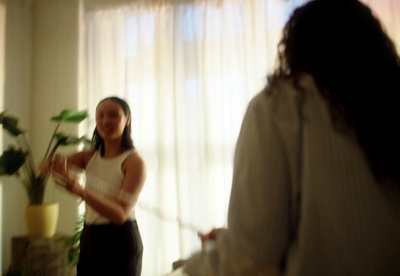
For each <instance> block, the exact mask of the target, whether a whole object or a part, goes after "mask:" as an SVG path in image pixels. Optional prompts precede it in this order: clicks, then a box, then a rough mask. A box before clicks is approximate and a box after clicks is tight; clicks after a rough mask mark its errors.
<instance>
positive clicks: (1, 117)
mask: <svg viewBox="0 0 400 276" xmlns="http://www.w3.org/2000/svg"><path fill="white" fill-rule="evenodd" d="M0 123H1V124H3V128H4V129H5V130H7V131H8V132H9V133H10V134H11V135H12V136H18V135H20V134H21V133H23V131H22V130H21V129H20V128H19V127H18V119H17V118H15V117H12V116H6V115H5V112H2V113H0Z"/></svg>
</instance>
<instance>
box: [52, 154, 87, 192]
mask: <svg viewBox="0 0 400 276" xmlns="http://www.w3.org/2000/svg"><path fill="white" fill-rule="evenodd" d="M52 176H53V179H54V181H55V182H56V184H57V185H59V186H62V187H65V189H67V190H68V191H69V192H71V193H73V194H75V195H77V196H80V197H82V198H83V194H84V189H83V187H82V186H81V184H80V183H79V181H78V178H77V177H75V176H74V175H73V174H71V173H70V171H69V169H68V165H67V158H57V159H55V160H54V161H53V166H52Z"/></svg>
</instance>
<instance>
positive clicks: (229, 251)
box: [188, 92, 299, 275]
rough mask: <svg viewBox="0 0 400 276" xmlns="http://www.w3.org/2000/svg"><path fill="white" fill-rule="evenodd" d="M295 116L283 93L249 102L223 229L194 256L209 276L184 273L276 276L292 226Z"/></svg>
mask: <svg viewBox="0 0 400 276" xmlns="http://www.w3.org/2000/svg"><path fill="white" fill-rule="evenodd" d="M297 112H298V110H297V109H296V101H295V99H294V98H292V97H289V98H287V97H286V95H285V94H283V95H279V96H276V97H274V96H271V95H266V93H265V92H263V93H261V94H259V95H258V96H256V97H255V98H254V99H253V100H252V101H251V103H250V104H249V107H248V110H247V112H246V115H245V117H244V120H243V123H242V128H241V131H240V134H239V138H238V142H237V146H236V151H235V160H234V174H233V182H232V190H231V197H230V203H229V214H228V229H227V231H225V232H223V233H222V234H220V236H219V237H218V240H217V246H216V247H215V249H214V250H212V251H211V252H208V253H202V254H201V255H202V257H199V256H197V261H196V262H197V263H198V264H199V263H201V261H200V259H202V260H203V264H202V265H201V266H202V269H205V268H208V269H209V270H210V271H207V273H208V274H207V273H204V274H190V273H189V275H263V274H265V275H275V274H277V273H278V271H279V269H280V268H281V267H282V265H283V263H284V261H285V255H286V252H287V250H288V247H289V243H290V239H291V238H292V236H293V230H294V229H293V228H294V227H295V226H294V221H295V219H294V218H293V216H294V214H293V211H294V208H293V204H294V201H295V199H294V198H295V194H294V189H293V187H295V185H297V183H296V181H297V180H296V179H298V168H297V167H298V164H297V161H296V160H297V158H298V153H299V149H298V145H299V144H298V140H299V123H298V120H297V119H296V118H298V114H297ZM188 267H190V263H189V264H188ZM195 270H197V271H200V270H199V269H195Z"/></svg>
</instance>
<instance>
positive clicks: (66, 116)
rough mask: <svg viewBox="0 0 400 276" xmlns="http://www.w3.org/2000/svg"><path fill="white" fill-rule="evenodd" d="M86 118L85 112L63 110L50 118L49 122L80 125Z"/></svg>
mask: <svg viewBox="0 0 400 276" xmlns="http://www.w3.org/2000/svg"><path fill="white" fill-rule="evenodd" d="M87 117H88V113H87V111H86V110H84V111H75V110H70V109H64V110H63V111H61V113H60V114H59V115H58V116H54V117H52V118H51V121H55V122H70V123H80V122H82V121H83V120H85V119H86V118H87Z"/></svg>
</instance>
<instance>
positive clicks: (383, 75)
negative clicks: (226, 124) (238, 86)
mask: <svg viewBox="0 0 400 276" xmlns="http://www.w3.org/2000/svg"><path fill="white" fill-rule="evenodd" d="M304 73H308V74H311V75H312V76H313V77H314V80H315V82H316V85H317V86H318V87H319V91H320V93H321V94H322V96H323V97H325V98H326V99H327V101H328V102H329V106H330V113H331V117H332V120H333V123H334V126H335V129H336V130H337V131H342V132H349V130H350V131H351V132H353V134H355V137H356V138H357V141H358V143H359V144H360V146H361V148H362V149H363V151H364V152H365V155H366V157H367V159H368V162H369V165H370V167H371V170H372V172H373V173H374V175H375V177H376V178H377V179H379V180H383V179H394V180H395V181H396V182H398V183H400V128H399V125H398V124H399V122H400V59H399V56H398V54H397V52H396V48H395V46H394V44H393V42H392V41H391V39H390V38H389V37H388V35H387V34H386V32H385V30H384V29H383V27H382V25H381V24H380V22H379V20H378V19H377V18H376V17H375V16H374V15H373V13H372V12H371V10H370V8H368V7H367V6H366V5H364V4H362V3H361V2H359V1H358V0H314V1H311V2H309V3H307V4H305V5H304V6H301V7H299V8H297V9H296V10H295V11H294V12H293V14H292V15H291V17H290V19H289V21H288V22H287V24H286V25H285V28H284V30H283V37H282V40H281V41H280V43H279V45H278V59H277V68H276V69H275V71H274V74H273V75H272V76H271V80H272V81H274V80H276V79H277V78H282V77H283V78H285V77H293V78H294V79H295V80H296V79H298V77H299V76H300V75H301V74H304Z"/></svg>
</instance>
